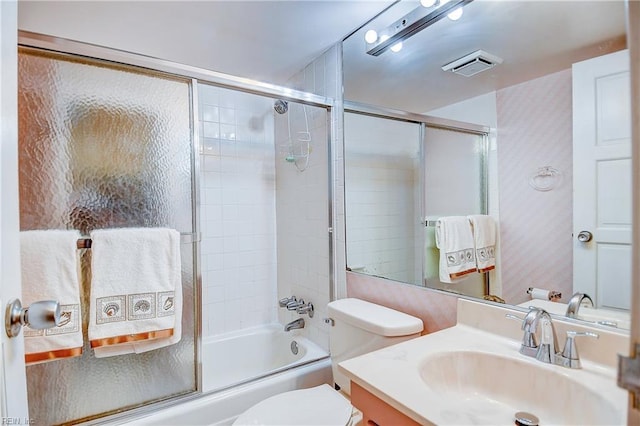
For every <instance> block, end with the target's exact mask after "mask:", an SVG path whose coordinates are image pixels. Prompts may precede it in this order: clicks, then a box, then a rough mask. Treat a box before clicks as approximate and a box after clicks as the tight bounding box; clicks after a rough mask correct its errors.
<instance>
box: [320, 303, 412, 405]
mask: <svg viewBox="0 0 640 426" xmlns="http://www.w3.org/2000/svg"><path fill="white" fill-rule="evenodd" d="M327 309H328V314H329V317H330V318H331V319H333V326H332V327H331V329H330V332H329V347H330V350H331V366H332V369H333V381H334V382H335V384H337V385H338V386H339V387H340V390H342V391H343V392H345V393H346V394H348V395H350V394H351V386H350V384H351V383H350V381H349V379H348V378H347V377H346V376H344V375H343V374H342V373H340V372H339V371H338V363H339V362H342V361H344V360H347V359H350V358H353V357H356V356H358V355H362V354H365V353H368V352H372V351H375V350H376V349H381V348H384V347H387V346H391V345H395V344H396V343H400V342H404V341H405V340H409V339H413V338H414V337H418V336H419V335H420V333H421V332H422V329H423V324H422V320H421V319H419V318H416V317H413V316H411V315H408V314H405V313H403V312H398V311H395V310H393V309H390V308H387V307H384V306H380V305H376V304H374V303H370V302H365V301H364V300H360V299H352V298H348V299H340V300H336V301H334V302H331V303H329V304H328V305H327Z"/></svg>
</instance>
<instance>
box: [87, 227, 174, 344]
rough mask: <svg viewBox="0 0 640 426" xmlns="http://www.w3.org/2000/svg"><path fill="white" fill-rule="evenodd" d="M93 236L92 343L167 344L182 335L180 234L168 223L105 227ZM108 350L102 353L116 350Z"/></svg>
mask: <svg viewBox="0 0 640 426" xmlns="http://www.w3.org/2000/svg"><path fill="white" fill-rule="evenodd" d="M91 239H92V244H91V251H92V253H91V275H92V277H91V298H90V299H91V302H90V314H91V317H90V321H89V341H90V343H91V347H92V348H94V349H95V348H103V347H109V346H112V345H118V346H122V345H123V344H134V342H135V343H136V344H137V343H141V342H145V343H146V342H147V341H152V340H155V339H162V340H164V344H163V345H162V346H166V345H167V344H169V343H168V342H169V340H171V341H173V340H175V337H177V338H178V340H179V337H180V336H179V333H178V335H177V336H176V331H177V330H176V327H178V328H179V327H180V321H181V318H180V317H179V316H178V314H179V313H181V309H178V305H181V304H182V303H181V302H182V300H181V299H182V294H181V290H182V288H181V285H182V284H181V272H180V234H179V233H178V232H177V231H175V230H173V229H165V228H124V229H105V230H96V231H93V232H92V233H91ZM180 307H181V306H180ZM178 331H179V330H178ZM174 336H175V337H174ZM174 343H175V342H174ZM133 346H134V347H135V344H134V345H133ZM123 348H124V346H122V347H121V348H119V349H123ZM112 349H113V350H114V351H116V348H115V347H114V348H112ZM134 350H135V349H134ZM99 352H100V350H99ZM108 352H110V351H109V350H106V349H105V350H104V351H102V356H110V355H115V354H116V353H113V354H108ZM116 352H117V351H116ZM129 352H130V351H129ZM125 353H126V352H125Z"/></svg>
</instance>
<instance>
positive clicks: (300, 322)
mask: <svg viewBox="0 0 640 426" xmlns="http://www.w3.org/2000/svg"><path fill="white" fill-rule="evenodd" d="M295 328H304V318H298V319H297V320H295V321H291V322H290V323H289V324H287V325H285V326H284V331H291V330H293V329H295Z"/></svg>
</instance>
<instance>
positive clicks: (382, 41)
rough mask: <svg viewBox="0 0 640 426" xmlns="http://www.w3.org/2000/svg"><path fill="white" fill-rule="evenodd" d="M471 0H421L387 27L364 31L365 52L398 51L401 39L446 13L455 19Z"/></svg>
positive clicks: (406, 37)
mask: <svg viewBox="0 0 640 426" xmlns="http://www.w3.org/2000/svg"><path fill="white" fill-rule="evenodd" d="M472 1H473V0H439V1H436V0H421V2H420V3H421V6H418V7H417V8H415V9H413V10H412V11H411V12H409V13H407V14H406V15H404V16H403V17H402V18H400V19H398V20H397V21H395V22H394V23H393V24H391V25H389V26H388V27H386V28H384V29H382V30H380V31H375V30H369V31H367V32H366V33H365V41H366V42H367V53H368V54H369V55H373V56H379V55H381V54H382V53H384V52H385V51H387V49H391V50H392V51H395V52H397V51H399V50H400V49H401V48H402V41H404V40H406V39H408V38H409V37H411V36H412V35H414V34H417V33H418V32H420V31H422V30H423V29H425V28H427V27H428V26H429V25H432V24H435V23H436V22H438V21H439V20H440V19H442V18H444V17H445V16H447V15H451V16H450V19H452V20H454V21H455V20H457V19H459V18H460V16H462V7H463V6H464V5H466V4H468V3H471V2H472Z"/></svg>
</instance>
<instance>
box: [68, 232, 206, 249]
mask: <svg viewBox="0 0 640 426" xmlns="http://www.w3.org/2000/svg"><path fill="white" fill-rule="evenodd" d="M197 241H200V234H199V233H196V232H187V233H181V234H180V242H181V243H182V244H192V243H195V242H197ZM91 243H92V241H91V238H89V237H83V238H80V239H78V241H77V242H76V247H77V248H78V249H90V248H91Z"/></svg>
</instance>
